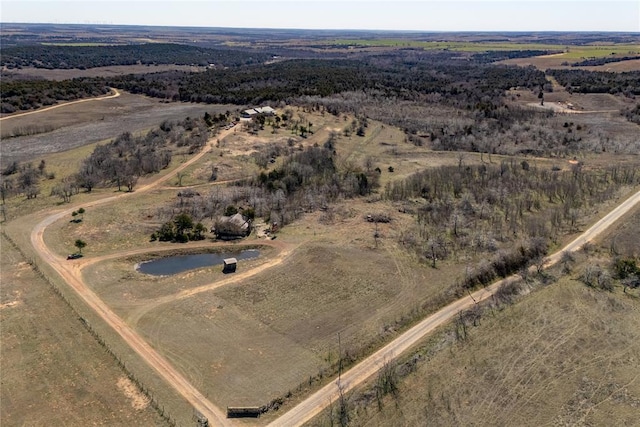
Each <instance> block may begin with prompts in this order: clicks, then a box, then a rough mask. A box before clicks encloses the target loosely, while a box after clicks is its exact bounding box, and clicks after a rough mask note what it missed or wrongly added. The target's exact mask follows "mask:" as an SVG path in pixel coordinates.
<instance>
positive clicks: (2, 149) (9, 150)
mask: <svg viewBox="0 0 640 427" xmlns="http://www.w3.org/2000/svg"><path fill="white" fill-rule="evenodd" d="M235 108H236V107H231V106H220V105H204V104H191V103H168V104H167V103H162V102H160V101H158V100H157V99H152V98H148V97H145V96H140V95H132V94H128V93H126V92H122V94H121V96H119V97H118V98H113V99H107V100H103V101H100V102H86V103H82V104H72V105H69V106H68V107H60V108H56V109H54V110H50V111H44V112H42V113H38V114H31V115H28V116H22V117H15V118H8V119H5V120H3V121H2V142H1V143H0V156H1V158H2V164H3V165H6V164H8V163H9V162H12V161H14V160H16V161H26V160H36V159H38V158H39V157H41V156H43V155H45V154H50V153H57V152H60V151H65V150H70V149H72V148H77V147H81V146H83V145H87V144H91V143H95V142H99V141H104V140H107V139H110V138H115V137H116V136H118V135H120V134H121V133H123V132H131V133H135V132H139V131H143V130H148V129H150V128H152V127H155V126H158V124H160V123H161V122H162V121H164V120H182V119H184V118H185V117H188V116H192V117H195V116H202V115H204V113H205V112H209V113H210V114H218V113H221V112H225V111H227V110H233V109H235ZM43 123H46V124H47V126H49V127H51V128H53V129H54V130H53V131H50V132H46V133H41V134H37V135H31V136H19V137H13V138H10V137H9V136H10V135H12V134H14V133H15V132H17V131H20V130H21V129H28V128H29V127H30V126H36V127H37V126H38V125H39V124H43Z"/></svg>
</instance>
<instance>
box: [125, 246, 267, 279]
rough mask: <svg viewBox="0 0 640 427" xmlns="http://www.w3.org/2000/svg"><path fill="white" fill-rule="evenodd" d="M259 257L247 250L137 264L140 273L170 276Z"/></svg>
mask: <svg viewBox="0 0 640 427" xmlns="http://www.w3.org/2000/svg"><path fill="white" fill-rule="evenodd" d="M259 255H260V251H259V250H257V249H246V250H244V251H241V252H233V253H221V254H193V255H176V256H171V257H166V258H158V259H154V260H151V261H145V262H141V263H139V264H136V270H138V271H139V272H140V273H145V274H151V275H153V276H170V275H172V274H178V273H182V272H183V271H188V270H194V269H196V268H201V267H210V266H212V265H218V264H219V265H222V263H223V261H224V260H225V259H226V258H235V259H237V260H238V261H240V260H243V259H251V258H257V257H258V256H259Z"/></svg>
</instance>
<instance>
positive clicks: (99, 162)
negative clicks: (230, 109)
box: [75, 118, 209, 191]
mask: <svg viewBox="0 0 640 427" xmlns="http://www.w3.org/2000/svg"><path fill="white" fill-rule="evenodd" d="M208 138H209V131H208V128H207V125H206V123H205V121H204V120H203V119H200V118H198V119H191V118H187V119H185V120H182V121H180V122H175V123H174V122H169V121H165V122H163V123H162V124H161V125H160V127H159V128H157V129H153V130H151V131H149V132H148V133H146V134H145V135H140V136H134V135H132V134H130V133H128V132H126V133H123V134H121V135H120V136H118V137H117V138H116V139H114V140H113V141H111V142H109V143H108V144H104V145H98V146H97V147H96V148H95V149H94V150H93V153H91V155H90V156H89V157H88V158H86V159H85V160H84V161H83V162H82V165H81V167H80V170H79V171H78V173H77V174H76V176H75V182H76V183H77V185H78V186H79V187H80V188H85V189H86V190H87V191H91V189H92V188H93V187H95V186H98V185H114V184H115V185H117V186H118V190H121V187H122V186H126V187H127V189H128V190H129V191H132V190H133V187H134V186H135V185H136V183H137V180H138V178H139V177H140V176H142V175H146V174H150V173H156V172H159V171H160V170H162V169H164V168H166V167H167V166H169V163H170V162H171V157H172V151H171V149H170V148H169V146H170V145H175V146H177V147H188V152H189V153H190V154H191V153H194V152H197V151H198V150H200V149H202V147H204V145H205V144H206V142H207V140H208Z"/></svg>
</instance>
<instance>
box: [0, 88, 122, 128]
mask: <svg viewBox="0 0 640 427" xmlns="http://www.w3.org/2000/svg"><path fill="white" fill-rule="evenodd" d="M111 90H112V91H113V92H114V93H113V95H108V96H101V97H98V98H85V99H79V100H77V101H71V102H65V103H64V104H56V105H53V106H51V107H47V108H40V109H37V110H35V111H27V112H26V113H18V114H12V115H10V116H6V117H2V118H0V121H2V120H9V119H12V118H14V117H22V116H28V115H29V114H36V113H44V112H45V111H49V110H53V109H54V108H60V107H66V106H68V105H73V104H79V103H81V102H89V101H104V100H105V99H112V98H117V97H119V96H120V92H118V89H113V88H111Z"/></svg>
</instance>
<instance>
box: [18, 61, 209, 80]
mask: <svg viewBox="0 0 640 427" xmlns="http://www.w3.org/2000/svg"><path fill="white" fill-rule="evenodd" d="M205 69H206V68H205V67H194V66H191V65H164V64H157V65H111V66H109V67H95V68H88V69H86V70H80V69H77V68H72V69H68V70H48V69H45V68H35V67H23V68H20V69H11V70H8V73H10V74H16V75H18V76H20V77H22V78H31V79H38V78H42V79H46V80H58V81H61V80H68V79H76V78H80V77H110V76H120V75H124V74H146V73H160V72H163V71H172V70H179V71H187V72H197V71H203V70H205Z"/></svg>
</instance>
